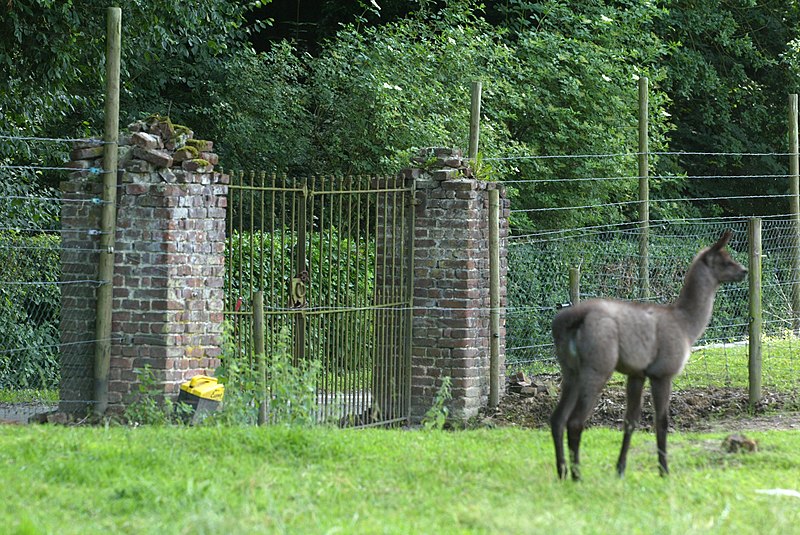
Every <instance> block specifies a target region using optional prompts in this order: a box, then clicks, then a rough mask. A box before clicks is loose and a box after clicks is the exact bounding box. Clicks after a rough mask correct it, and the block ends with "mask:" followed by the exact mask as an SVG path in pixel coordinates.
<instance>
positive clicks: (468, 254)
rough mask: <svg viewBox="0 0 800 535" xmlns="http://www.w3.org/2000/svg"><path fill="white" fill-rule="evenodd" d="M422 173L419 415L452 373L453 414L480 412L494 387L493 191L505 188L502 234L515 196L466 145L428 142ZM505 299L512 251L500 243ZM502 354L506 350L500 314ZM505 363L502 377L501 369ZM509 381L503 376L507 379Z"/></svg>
mask: <svg viewBox="0 0 800 535" xmlns="http://www.w3.org/2000/svg"><path fill="white" fill-rule="evenodd" d="M414 162H415V163H417V164H418V165H419V166H420V167H418V168H415V169H410V170H407V171H406V175H407V176H411V177H413V178H415V179H416V188H417V206H416V223H415V245H414V252H415V257H414V283H415V294H414V306H415V311H414V335H413V336H414V337H413V352H412V369H411V374H412V381H411V385H412V386H411V407H412V420H414V421H419V420H420V419H421V418H422V417H423V416H424V414H425V412H426V411H427V410H428V409H429V408H430V407H431V406H432V404H433V401H434V399H435V396H436V393H437V391H438V390H439V388H440V386H441V382H442V378H443V377H445V376H449V377H450V378H451V380H452V390H451V392H452V394H453V399H452V401H451V403H450V404H449V409H450V415H451V416H452V417H453V418H455V419H466V418H470V417H472V416H475V415H476V414H477V413H478V410H479V409H480V408H481V407H484V406H486V404H487V403H488V395H489V309H490V307H489V227H488V222H489V198H488V197H489V196H488V193H487V192H488V191H489V190H490V189H492V188H498V189H499V190H500V199H501V212H500V239H501V241H502V240H504V239H505V238H506V237H507V235H508V209H509V203H508V200H507V198H506V196H505V191H504V189H503V188H502V186H500V185H498V184H495V183H491V182H484V181H481V180H477V179H475V178H474V177H472V172H471V170H470V169H469V167H468V165H467V161H466V160H465V159H464V158H462V155H461V153H460V151H458V150H451V149H425V150H423V151H421V153H420V155H419V156H418V157H416V158H415V160H414ZM500 256H501V258H500V264H501V273H500V276H501V284H500V286H501V303H500V306H501V307H504V306H505V305H506V295H505V278H506V269H507V259H506V252H505V248H503V247H502V246H501V250H500ZM501 322H502V324H501V332H500V336H501V338H500V348H501V350H500V358H501V363H502V362H503V361H504V358H505V324H504V322H503V320H502V316H501ZM502 368H503V367H502V366H501V377H502V371H503V370H502ZM502 386H503V385H502V384H501V387H502Z"/></svg>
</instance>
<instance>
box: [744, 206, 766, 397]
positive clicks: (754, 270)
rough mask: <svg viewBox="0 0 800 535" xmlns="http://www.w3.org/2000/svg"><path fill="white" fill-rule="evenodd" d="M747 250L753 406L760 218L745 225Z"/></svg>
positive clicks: (757, 375) (757, 377)
mask: <svg viewBox="0 0 800 535" xmlns="http://www.w3.org/2000/svg"><path fill="white" fill-rule="evenodd" d="M747 244H748V250H749V265H748V272H747V276H748V285H749V292H748V302H749V307H748V308H749V312H750V314H749V315H750V322H749V329H748V331H749V348H748V349H749V363H748V371H749V374H748V382H749V401H750V406H751V407H752V406H754V405H755V404H756V403H758V402H759V401H761V322H762V314H761V219H760V218H757V217H753V218H751V219H750V220H749V222H748V226H747Z"/></svg>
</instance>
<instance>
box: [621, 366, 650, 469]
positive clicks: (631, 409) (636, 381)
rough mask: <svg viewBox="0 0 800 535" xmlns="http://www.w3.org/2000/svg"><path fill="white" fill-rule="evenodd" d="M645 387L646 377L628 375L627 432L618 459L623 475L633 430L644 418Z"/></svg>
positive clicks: (623, 437)
mask: <svg viewBox="0 0 800 535" xmlns="http://www.w3.org/2000/svg"><path fill="white" fill-rule="evenodd" d="M643 387H644V377H638V376H635V375H629V376H628V384H627V386H626V392H625V397H626V402H627V408H626V409H625V434H624V435H623V436H622V449H621V450H620V452H619V460H618V461H617V475H619V477H622V476H623V475H625V466H626V464H627V458H628V448H629V447H630V445H631V436H632V435H633V432H634V431H635V430H636V428H637V427H639V420H640V419H641V418H642V388H643Z"/></svg>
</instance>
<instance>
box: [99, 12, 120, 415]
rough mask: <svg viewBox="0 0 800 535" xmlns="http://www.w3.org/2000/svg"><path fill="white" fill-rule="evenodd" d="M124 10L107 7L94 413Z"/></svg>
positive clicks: (112, 219)
mask: <svg viewBox="0 0 800 535" xmlns="http://www.w3.org/2000/svg"><path fill="white" fill-rule="evenodd" d="M121 38H122V10H121V9H120V8H118V7H109V8H108V9H107V10H106V95H105V125H104V127H103V128H104V132H103V141H104V142H105V145H104V152H103V211H102V213H101V216H100V227H101V229H100V230H101V234H100V263H99V266H98V279H99V281H100V285H99V287H98V288H97V319H96V333H97V337H96V338H97V339H96V340H95V353H94V402H95V403H94V411H93V412H94V414H95V415H98V416H101V415H103V414H104V413H105V412H106V409H107V408H108V372H109V368H110V363H111V306H112V297H113V295H112V294H113V289H114V285H113V280H114V237H115V234H116V219H117V159H118V144H119V70H120V47H121Z"/></svg>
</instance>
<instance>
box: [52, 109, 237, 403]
mask: <svg viewBox="0 0 800 535" xmlns="http://www.w3.org/2000/svg"><path fill="white" fill-rule="evenodd" d="M130 128H131V133H130V135H129V136H123V141H122V143H121V146H120V167H121V168H122V169H123V171H122V173H121V174H120V175H119V181H118V182H119V187H118V192H117V224H116V245H115V266H114V281H113V284H114V290H113V310H112V335H111V336H112V346H111V367H110V372H109V389H108V390H109V405H110V408H111V410H115V411H120V410H122V409H123V408H124V406H125V404H126V403H128V402H129V401H131V399H132V398H133V397H134V394H136V393H137V387H136V385H137V383H138V381H139V376H138V375H137V373H136V371H137V370H142V369H144V368H145V367H146V366H149V367H150V368H151V370H152V372H153V374H154V376H155V379H156V382H157V383H158V385H159V386H160V390H161V391H162V392H163V394H164V395H174V394H177V392H178V390H179V385H180V383H181V382H183V381H185V380H187V379H189V378H190V377H192V376H194V375H197V374H209V375H210V374H212V373H213V371H214V369H215V368H216V367H217V366H218V365H219V356H220V352H221V345H222V340H221V338H222V324H223V301H224V298H223V283H224V252H225V209H226V202H227V197H226V195H227V185H226V183H227V177H226V176H224V175H221V174H219V173H215V172H214V171H213V166H214V164H215V163H216V161H217V156H216V154H214V153H213V152H211V151H212V148H213V145H212V143H211V142H210V141H202V140H194V139H192V137H193V136H192V133H191V131H189V130H188V129H185V128H182V127H176V126H175V125H172V124H171V123H170V122H169V120H167V119H164V118H151V119H150V120H148V121H145V122H138V123H134V124H133V125H131V127H130ZM87 161H88V164H87V163H85V162H87ZM82 162H83V163H82ZM95 164H97V162H91V161H89V160H74V161H73V163H72V164H71V165H73V166H75V167H78V168H80V167H92V166H95ZM97 166H99V165H97ZM97 180H98V179H97V178H96V176H95V175H91V174H90V173H87V172H86V171H78V172H76V173H73V176H72V177H71V178H70V180H69V181H67V182H66V183H64V184H62V190H63V191H64V192H65V194H67V193H68V192H86V191H94V190H97V188H98V186H97ZM72 206H74V205H70V204H69V203H64V205H63V207H62V210H63V211H64V215H63V216H62V217H63V218H64V221H65V222H70V221H73V222H74V221H75V218H80V217H84V216H86V215H88V216H93V217H96V215H94V214H72V213H70V211H71V210H73V208H72ZM65 235H66V234H65ZM82 239H84V240H87V245H86V247H87V248H88V247H91V246H92V245H94V246H95V247H96V243H94V244H93V243H92V241H96V237H95V238H93V237H91V236H88V237H87V236H84V237H83V238H82ZM95 257H96V255H89V256H88V257H87V258H86V260H85V263H84V267H83V269H84V271H85V272H86V275H87V276H89V277H94V278H95V279H96V278H97V262H96V260H94V259H95ZM72 260H74V259H72ZM62 306H63V307H83V308H85V309H86V310H84V311H83V312H82V313H81V314H79V315H78V316H80V317H85V318H89V319H90V321H86V322H83V323H82V324H78V325H71V324H70V323H65V322H62V325H61V336H62V341H67V340H69V339H72V338H75V337H76V336H79V337H80V338H81V339H86V338H87V337H91V339H92V340H93V339H94V335H93V334H90V333H91V331H90V330H89V328H88V327H89V324H90V323H91V324H92V325H93V322H94V307H95V299H94V296H91V298H90V297H89V296H76V297H72V296H65V297H64V298H62ZM73 312H74V311H73ZM70 315H71V316H75V314H70ZM74 328H77V329H80V332H79V333H77V334H76V333H73V332H71V330H72V329H74ZM93 352H94V348H93V344H89V345H88V347H87V348H86V349H85V350H84V351H83V353H84V354H83V355H82V357H81V358H80V359H78V360H77V361H75V359H73V362H72V364H71V366H69V367H63V366H62V388H61V410H62V411H65V412H76V409H77V410H85V405H86V404H87V402H90V401H91V397H90V396H91V392H92V389H91V381H89V385H88V388H87V387H86V385H85V383H86V378H91V377H92V366H93ZM76 385H78V386H80V388H78V387H77V386H76ZM87 396H89V397H87ZM76 397H77V399H76Z"/></svg>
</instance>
